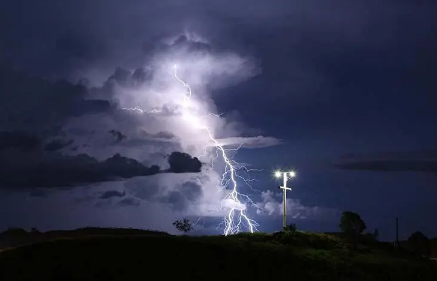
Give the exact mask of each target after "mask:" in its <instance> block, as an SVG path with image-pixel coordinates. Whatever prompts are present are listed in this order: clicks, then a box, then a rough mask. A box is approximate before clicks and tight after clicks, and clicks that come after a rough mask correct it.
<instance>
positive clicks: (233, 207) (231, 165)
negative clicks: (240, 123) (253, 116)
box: [122, 65, 258, 236]
mask: <svg viewBox="0 0 437 281" xmlns="http://www.w3.org/2000/svg"><path fill="white" fill-rule="evenodd" d="M173 70H174V71H173V75H174V77H175V79H176V80H177V81H178V82H179V83H180V84H181V85H182V86H183V87H185V88H186V89H187V93H186V94H185V95H184V97H183V100H184V111H183V114H182V116H183V117H185V118H186V119H187V120H188V121H189V122H190V123H191V124H196V125H197V126H198V127H199V128H200V129H203V130H205V131H206V133H207V135H208V137H209V139H210V141H211V143H212V145H208V147H210V146H212V147H215V149H216V155H215V157H214V158H213V159H212V162H211V164H212V167H214V161H215V160H217V159H218V158H221V159H222V160H223V162H224V164H225V170H224V172H223V175H222V178H221V182H220V188H221V189H222V190H227V189H230V192H228V193H227V194H226V196H225V198H224V199H223V200H222V202H221V207H220V208H219V210H221V209H223V208H226V207H227V208H229V212H228V214H227V215H226V216H225V217H224V219H223V221H222V223H221V224H220V225H219V226H223V225H224V230H223V234H224V235H225V236H227V235H229V234H235V233H238V232H241V231H243V229H247V230H248V231H250V232H251V233H253V232H255V231H257V226H258V223H257V222H256V221H255V220H253V219H251V218H249V216H248V214H247V212H246V204H250V205H253V206H255V207H257V208H258V206H257V205H256V204H255V203H254V202H253V201H252V200H251V199H250V197H249V196H248V195H246V194H242V193H240V192H239V191H238V190H239V188H238V182H237V179H241V180H242V181H243V182H244V183H245V184H246V185H248V186H249V187H251V186H250V181H251V180H249V179H246V178H244V177H243V176H241V175H239V174H238V173H237V171H239V170H244V172H249V171H251V170H250V169H247V168H246V167H245V166H244V165H242V164H239V163H237V162H235V161H234V160H232V159H231V158H230V157H229V156H228V152H229V151H238V149H239V148H240V147H241V145H240V146H239V147H237V148H233V149H229V148H226V149H225V148H224V145H221V144H220V143H219V142H218V141H217V140H216V139H215V137H214V135H213V133H212V132H211V130H210V129H209V128H208V127H206V126H203V125H200V124H199V123H201V122H199V121H201V120H199V119H198V116H194V115H193V113H192V110H191V107H190V98H191V96H192V90H191V87H190V85H188V84H187V83H186V82H185V81H183V80H182V79H180V78H179V76H178V72H177V65H174V66H173ZM122 109H124V110H129V111H138V112H140V113H145V112H147V111H145V110H143V109H141V108H140V107H138V106H136V107H131V108H122ZM159 112H160V111H159V110H156V109H153V110H151V111H149V112H147V113H159ZM222 114H223V113H222ZM222 114H213V113H209V114H208V115H207V116H211V115H212V116H215V117H220V116H221V115H222ZM206 150H207V148H206V147H205V154H206ZM202 156H204V155H201V156H199V158H200V157H202ZM223 202H227V204H226V206H224V204H223ZM244 202H246V204H245V203H244Z"/></svg>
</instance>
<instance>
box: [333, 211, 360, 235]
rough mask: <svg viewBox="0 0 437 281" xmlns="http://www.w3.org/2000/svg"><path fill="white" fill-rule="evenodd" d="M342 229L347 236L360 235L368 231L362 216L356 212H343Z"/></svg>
mask: <svg viewBox="0 0 437 281" xmlns="http://www.w3.org/2000/svg"><path fill="white" fill-rule="evenodd" d="M339 226H340V228H341V230H342V231H343V232H344V233H345V234H347V235H353V236H356V235H359V234H361V233H363V231H364V230H365V229H366V224H365V223H364V221H363V220H362V219H361V217H360V215H358V214H357V213H354V212H349V211H345V212H343V214H342V216H341V220H340V225H339Z"/></svg>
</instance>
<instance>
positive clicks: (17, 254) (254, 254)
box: [0, 229, 437, 281]
mask: <svg viewBox="0 0 437 281" xmlns="http://www.w3.org/2000/svg"><path fill="white" fill-rule="evenodd" d="M93 233H95V234H96V235H93ZM106 233H107V234H106ZM38 235H39V236H38ZM44 235H47V234H44V233H42V234H37V235H34V236H35V237H36V238H35V237H34V239H33V240H35V241H36V240H39V241H41V242H37V243H34V244H30V245H26V246H19V247H15V248H11V249H6V250H3V251H1V252H0V280H1V281H5V280H156V279H166V278H178V279H181V280H182V279H183V280H201V279H203V280H237V279H239V280H251V279H253V278H256V280H262V279H261V278H263V279H264V280H267V279H265V278H269V280H355V281H359V280H378V281H380V280H396V281H401V280H418V281H419V280H420V281H424V280H437V263H435V262H434V261H430V260H429V259H427V258H421V257H416V256H414V255H412V254H410V253H408V252H399V251H395V250H394V249H393V248H392V247H391V245H388V244H384V243H380V242H376V241H370V240H368V239H360V241H354V242H353V241H348V240H345V239H342V238H339V237H337V236H334V235H327V234H316V233H304V232H296V233H276V234H263V233H257V234H239V235H234V236H228V237H224V236H205V237H188V236H171V235H166V234H164V233H158V232H156V233H155V232H142V231H135V230H119V229H118V230H111V229H106V230H104V229H100V230H98V231H97V230H96V229H94V231H91V230H88V231H85V230H82V231H76V232H58V238H54V237H53V236H55V235H53V233H52V235H51V236H50V235H49V236H46V237H45V238H44V237H43V236H44ZM61 236H65V237H66V238H59V237H61ZM27 243H29V240H28V241H27Z"/></svg>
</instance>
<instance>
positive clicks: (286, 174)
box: [275, 171, 296, 231]
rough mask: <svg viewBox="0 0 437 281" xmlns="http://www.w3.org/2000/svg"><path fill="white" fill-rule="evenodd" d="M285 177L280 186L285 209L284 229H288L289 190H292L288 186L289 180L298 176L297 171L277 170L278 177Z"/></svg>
mask: <svg viewBox="0 0 437 281" xmlns="http://www.w3.org/2000/svg"><path fill="white" fill-rule="evenodd" d="M281 176H282V177H283V184H282V186H278V187H279V188H280V189H282V191H283V195H284V197H283V207H284V211H283V217H282V226H283V228H284V231H285V230H286V229H287V190H290V191H291V188H289V187H287V181H288V180H289V179H291V178H294V177H296V172H294V171H290V172H281V171H276V172H275V177H276V178H280V177H281Z"/></svg>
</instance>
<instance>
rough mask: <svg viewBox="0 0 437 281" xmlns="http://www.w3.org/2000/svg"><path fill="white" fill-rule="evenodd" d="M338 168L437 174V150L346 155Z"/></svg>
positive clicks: (336, 165)
mask: <svg viewBox="0 0 437 281" xmlns="http://www.w3.org/2000/svg"><path fill="white" fill-rule="evenodd" d="M340 159H341V160H340V162H341V163H337V164H335V167H336V168H339V169H343V170H363V171H380V172H426V173H437V150H435V149H427V150H418V151H392V152H390V151H389V152H379V153H374V154H352V153H349V154H345V155H343V156H341V157H340Z"/></svg>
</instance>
